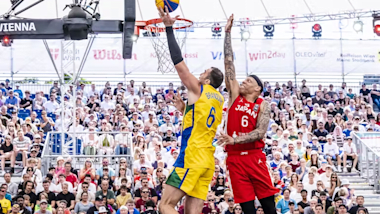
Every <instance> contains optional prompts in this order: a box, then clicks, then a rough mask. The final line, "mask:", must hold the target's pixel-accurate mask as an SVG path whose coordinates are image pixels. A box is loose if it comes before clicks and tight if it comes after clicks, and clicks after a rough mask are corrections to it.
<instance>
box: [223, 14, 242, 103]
mask: <svg viewBox="0 0 380 214" xmlns="http://www.w3.org/2000/svg"><path fill="white" fill-rule="evenodd" d="M233 23H234V15H233V14H232V15H231V16H230V18H229V19H228V21H227V24H226V27H225V31H226V36H225V38H224V67H225V76H226V78H225V81H226V88H227V90H228V94H229V99H228V104H229V107H231V105H232V103H233V102H234V101H235V99H236V98H237V97H238V96H239V82H238V81H237V80H236V73H235V65H234V52H233V50H232V41H231V28H232V25H233Z"/></svg>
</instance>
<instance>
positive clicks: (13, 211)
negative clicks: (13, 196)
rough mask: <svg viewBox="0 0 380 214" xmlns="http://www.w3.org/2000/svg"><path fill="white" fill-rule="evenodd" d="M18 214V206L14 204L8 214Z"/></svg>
mask: <svg viewBox="0 0 380 214" xmlns="http://www.w3.org/2000/svg"><path fill="white" fill-rule="evenodd" d="M19 213H20V205H18V204H14V205H13V206H12V208H11V210H10V214H19ZM36 213H37V212H36Z"/></svg>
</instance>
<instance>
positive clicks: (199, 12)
mask: <svg viewBox="0 0 380 214" xmlns="http://www.w3.org/2000/svg"><path fill="white" fill-rule="evenodd" d="M136 1H137V7H138V6H140V8H141V13H140V10H139V8H137V20H148V19H153V18H157V17H158V14H157V11H156V8H155V3H154V0H136ZM34 2H35V0H25V1H24V3H23V4H22V5H21V6H20V7H19V9H21V8H23V7H25V6H26V5H28V3H30V4H31V3H34ZM70 3H72V0H45V1H44V2H42V3H40V4H39V5H38V6H36V7H34V8H32V9H30V10H28V11H26V12H25V13H23V14H22V15H20V16H22V17H27V18H57V12H58V17H62V16H64V15H66V14H67V13H68V10H66V11H62V9H63V8H64V6H65V5H67V4H70ZM180 5H181V9H182V11H183V14H182V12H181V10H180V9H179V10H177V11H175V12H174V14H179V15H181V16H185V17H186V18H188V19H191V20H193V21H221V20H225V15H224V13H223V9H222V7H221V5H222V6H223V8H224V10H225V12H226V13H227V14H231V13H234V14H236V17H237V18H247V17H248V18H250V19H263V18H266V17H268V13H269V15H270V16H271V17H291V16H292V15H304V14H311V13H312V14H320V13H338V12H345V11H355V10H357V11H360V10H376V9H380V1H374V0H333V1H331V0H318V1H317V0H285V1H284V0H233V1H231V0H181V1H180ZM264 5H265V7H264ZM10 6H11V3H10V1H9V0H2V1H0V14H2V13H5V12H6V11H7V10H8V8H10ZM56 9H57V10H56ZM99 9H100V12H101V15H102V18H103V19H123V13H124V11H123V1H122V0H100V6H99ZM267 12H268V13H267Z"/></svg>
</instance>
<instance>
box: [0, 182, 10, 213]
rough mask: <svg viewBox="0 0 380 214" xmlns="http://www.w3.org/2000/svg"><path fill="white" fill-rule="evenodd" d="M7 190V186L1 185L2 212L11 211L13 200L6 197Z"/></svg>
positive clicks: (0, 203) (0, 200)
mask: <svg viewBox="0 0 380 214" xmlns="http://www.w3.org/2000/svg"><path fill="white" fill-rule="evenodd" d="M6 192H7V190H6V188H5V187H3V186H1V187H0V205H1V208H2V213H9V212H10V211H11V208H12V207H11V201H10V200H8V199H6V198H5V194H6Z"/></svg>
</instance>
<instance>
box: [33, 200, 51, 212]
mask: <svg viewBox="0 0 380 214" xmlns="http://www.w3.org/2000/svg"><path fill="white" fill-rule="evenodd" d="M48 206H49V204H48V201H47V200H45V199H42V200H41V201H40V204H39V208H40V209H39V210H38V211H37V212H35V214H52V212H51V211H49V210H48Z"/></svg>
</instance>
